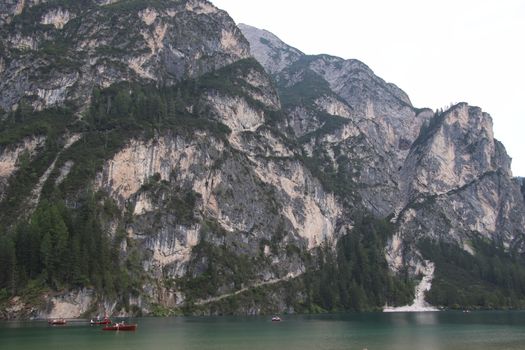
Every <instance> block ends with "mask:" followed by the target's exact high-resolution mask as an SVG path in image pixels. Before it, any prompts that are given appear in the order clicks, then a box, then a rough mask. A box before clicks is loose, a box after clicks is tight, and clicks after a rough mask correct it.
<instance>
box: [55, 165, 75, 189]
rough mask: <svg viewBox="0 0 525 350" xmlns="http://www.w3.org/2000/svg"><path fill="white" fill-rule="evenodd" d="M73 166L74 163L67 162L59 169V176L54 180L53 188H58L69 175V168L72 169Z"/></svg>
mask: <svg viewBox="0 0 525 350" xmlns="http://www.w3.org/2000/svg"><path fill="white" fill-rule="evenodd" d="M73 165H75V162H73V161H72V160H68V161H66V162H65V163H64V165H62V166H61V167H60V170H59V175H58V177H57V178H56V180H55V186H58V185H60V184H61V183H62V181H64V179H65V178H66V177H67V176H68V175H69V173H70V171H71V168H73Z"/></svg>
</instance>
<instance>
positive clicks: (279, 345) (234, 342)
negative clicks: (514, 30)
mask: <svg viewBox="0 0 525 350" xmlns="http://www.w3.org/2000/svg"><path fill="white" fill-rule="evenodd" d="M282 319H283V321H282V322H271V318H270V317H263V316H254V317H232V316H224V317H174V318H138V319H130V320H128V321H130V322H136V323H138V329H137V331H136V332H104V331H102V330H101V329H100V328H101V327H91V326H89V325H88V324H87V323H82V322H69V323H68V324H67V325H66V326H48V325H47V323H46V322H42V321H27V322H12V321H4V322H0V349H1V350H18V349H38V350H48V349H53V350H56V349H72V350H84V349H89V350H93V349H104V350H108V349H111V350H124V349H125V350H135V349H137V350H138V349H140V350H146V349H147V350H157V349H159V350H160V349H162V350H165V349H171V350H178V349H185V350H194V349H195V350H197V349H198V350H206V349H228V350H235V349H249V350H258V349H261V350H262V349H265V350H267V349H285V350H296V349H297V350H299V349H300V350H308V349H333V350H337V349H357V350H362V349H364V348H366V349H368V350H376V349H388V350H397V349H399V350H406V349H424V350H434V349H447V350H454V349H462V350H465V349H476V350H483V349H491V350H497V349H506V350H510V349H525V312H521V311H511V312H503V311H486V312H485V311H483V312H471V313H462V312H452V311H447V312H427V313H345V314H322V315H284V316H282Z"/></svg>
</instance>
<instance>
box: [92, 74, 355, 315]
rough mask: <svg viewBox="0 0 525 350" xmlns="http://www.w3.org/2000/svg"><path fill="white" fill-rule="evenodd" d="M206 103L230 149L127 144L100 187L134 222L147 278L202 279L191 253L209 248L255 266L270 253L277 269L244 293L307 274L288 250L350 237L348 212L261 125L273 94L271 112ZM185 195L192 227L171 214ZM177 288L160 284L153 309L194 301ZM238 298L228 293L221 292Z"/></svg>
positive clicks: (201, 136)
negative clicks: (190, 201)
mask: <svg viewBox="0 0 525 350" xmlns="http://www.w3.org/2000/svg"><path fill="white" fill-rule="evenodd" d="M247 75H248V76H250V77H251V79H250V80H249V81H250V84H251V85H250V87H254V86H256V87H258V88H259V89H262V90H263V91H264V90H265V89H271V88H270V86H269V85H268V84H269V83H270V81H269V80H268V79H267V78H266V77H264V76H262V75H260V73H259V76H260V77H259V78H260V79H258V78H257V74H255V72H253V71H252V72H251V73H248V74H247ZM242 78H243V80H244V81H246V80H245V79H244V78H245V76H243V77H242ZM247 91H249V87H248V90H247ZM247 96H250V95H249V94H247ZM203 99H204V100H205V101H206V103H207V104H208V105H209V110H210V111H211V112H210V113H212V115H211V117H212V118H216V119H217V120H219V121H220V122H221V123H224V124H225V125H228V126H229V127H230V129H231V133H230V136H229V139H228V140H226V141H225V140H221V139H218V138H215V137H213V135H211V134H209V133H207V132H198V133H194V134H193V135H192V136H191V137H184V136H181V135H174V134H169V133H168V134H163V135H159V136H157V137H154V138H153V139H149V140H138V139H137V140H135V139H133V140H130V141H129V142H128V144H127V145H126V147H124V148H123V149H122V150H121V151H119V152H118V153H117V154H115V156H113V157H112V158H111V159H110V160H108V161H107V162H106V163H105V165H104V168H103V170H102V171H101V172H100V173H99V174H98V175H97V178H96V181H95V183H96V187H97V188H98V189H101V190H104V191H105V192H107V193H109V194H110V196H112V197H113V198H115V199H117V202H118V203H119V205H120V207H121V208H122V210H125V208H127V210H129V211H130V212H131V213H132V214H133V220H132V222H129V223H126V225H125V230H126V232H127V236H128V237H129V238H131V239H133V240H134V241H136V242H139V244H140V246H141V251H143V252H145V260H144V262H143V266H144V269H145V271H147V272H148V273H149V274H150V276H154V277H155V278H156V279H157V280H159V281H162V279H166V278H169V279H175V278H181V277H184V276H185V275H186V274H188V273H191V274H197V275H198V273H197V272H195V269H202V268H203V267H202V266H201V265H202V264H205V261H204V262H200V261H195V260H194V259H195V255H194V254H192V249H193V248H194V247H195V246H196V245H198V244H199V242H201V241H203V240H206V241H211V242H214V243H215V244H217V245H226V246H227V247H230V248H231V249H232V250H234V251H236V252H237V253H239V252H240V253H243V254H248V255H249V256H253V257H257V256H258V255H259V254H260V252H261V251H262V252H263V254H264V255H263V256H264V259H265V260H267V261H269V262H270V263H265V264H262V263H261V264H260V265H259V266H258V267H257V269H256V270H255V272H254V275H253V276H252V279H251V280H248V281H245V282H244V283H245V285H246V286H249V285H250V284H251V285H257V284H258V283H261V282H263V283H264V282H265V281H279V280H280V279H283V278H288V277H287V276H290V275H293V276H297V275H300V274H301V273H303V272H304V271H305V268H306V267H305V263H304V261H302V259H301V258H300V256H299V255H293V254H292V255H290V254H289V253H286V249H285V247H292V246H293V247H297V249H299V250H298V252H299V251H309V250H311V249H313V248H315V247H318V246H319V245H321V244H322V243H324V242H327V241H335V240H337V238H338V237H339V236H340V235H341V234H343V233H344V232H346V229H347V228H348V227H347V226H346V225H345V224H341V222H342V221H343V218H342V214H343V209H342V207H341V204H340V203H339V202H338V200H337V199H336V197H335V196H334V194H332V193H328V192H327V191H325V190H324V189H323V187H322V185H321V183H320V182H319V181H318V180H317V179H316V178H315V177H314V176H313V175H312V174H311V172H310V171H309V170H308V169H307V168H306V167H305V166H304V165H303V164H302V163H301V162H299V161H298V160H297V159H296V153H295V152H296V151H295V150H294V149H293V148H289V147H288V146H286V145H285V144H284V143H283V140H282V139H281V136H279V135H278V134H275V133H274V132H273V131H272V130H271V129H268V128H267V127H265V126H264V124H265V122H266V118H267V111H268V110H270V111H271V110H272V109H275V108H277V107H278V105H277V103H278V99H277V96H276V95H272V94H267V95H266V99H265V100H266V103H267V104H266V105H264V107H266V108H267V109H264V108H263V109H261V108H260V107H259V108H257V107H256V106H254V105H253V104H250V103H249V101H247V100H246V99H244V98H241V97H239V96H237V97H233V96H230V95H228V94H223V93H220V92H218V91H215V92H210V93H209V94H207V95H206V96H203ZM152 178H155V181H154V182H152V180H151V179H152ZM181 191H184V192H185V193H193V194H194V196H195V198H196V200H195V205H194V207H193V208H192V209H191V210H192V212H193V214H192V216H193V219H191V220H183V219H181V217H180V216H179V215H177V212H176V211H175V212H174V211H173V209H172V208H173V207H172V205H173V202H174V200H175V199H174V194H176V193H177V192H181ZM209 221H212V222H216V223H217V224H218V226H217V227H218V230H219V231H216V230H217V228H216V229H214V230H215V231H214V230H212V232H211V233H208V234H207V233H206V232H208V231H209V228H206V227H204V226H203V225H204V224H203V222H209ZM219 233H220V234H219ZM218 234H219V235H218ZM217 235H218V236H217ZM276 236H278V237H279V238H278V239H277V240H276V239H275V237H276ZM270 242H273V243H270ZM271 245H272V246H273V248H271V247H270V246H271ZM276 245H277V246H276ZM277 247H280V248H277ZM199 266H201V267H199ZM144 288H151V286H149V287H148V286H144ZM177 288H178V287H177V286H175V289H173V288H172V289H171V290H169V291H168V290H166V289H165V287H163V286H162V283H161V284H160V285H159V286H157V287H153V289H151V293H152V295H153V299H152V300H150V301H149V302H159V303H163V302H164V301H165V300H171V301H170V303H171V304H170V305H172V306H175V305H182V303H183V302H184V301H185V299H186V298H187V297H188V295H185V294H184V293H180V292H179V291H178V289H177ZM234 291H235V290H234V289H232V286H228V285H224V286H222V287H221V293H231V292H234ZM166 298H167V299H166ZM147 305H148V303H145V304H144V305H141V306H142V307H147Z"/></svg>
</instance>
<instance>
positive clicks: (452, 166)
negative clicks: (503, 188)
mask: <svg viewBox="0 0 525 350" xmlns="http://www.w3.org/2000/svg"><path fill="white" fill-rule="evenodd" d="M460 138H461V142H458V139H460ZM495 147H496V146H495V143H494V136H493V132H492V120H491V118H490V116H489V115H488V114H486V113H482V112H481V110H480V109H476V108H473V107H469V106H468V105H466V104H461V105H458V106H457V107H456V108H454V109H453V110H451V111H449V112H446V115H445V116H444V119H443V122H442V123H441V124H440V126H439V128H438V129H437V130H436V131H435V132H434V134H433V136H432V138H431V140H430V142H428V143H426V144H425V145H422V146H421V147H418V148H415V149H414V151H413V152H412V154H411V155H409V157H408V158H407V165H409V171H415V177H414V179H413V180H412V185H411V187H410V190H409V191H410V193H409V196H411V197H412V196H413V195H414V194H413V193H432V194H443V193H446V192H448V191H450V190H452V189H454V188H459V187H462V186H464V185H466V184H468V183H470V182H472V181H474V180H476V179H478V178H480V177H481V176H482V175H483V174H484V173H486V172H488V171H495V170H496V168H497V167H498V164H497V160H496V156H497V155H496V152H495ZM413 157H414V158H415V160H417V165H416V164H415V163H414V160H413ZM414 168H415V169H414ZM412 169H414V170H412ZM502 170H503V171H504V172H505V173H506V174H507V175H510V173H509V170H508V169H502Z"/></svg>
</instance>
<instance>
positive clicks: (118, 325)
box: [102, 322, 137, 331]
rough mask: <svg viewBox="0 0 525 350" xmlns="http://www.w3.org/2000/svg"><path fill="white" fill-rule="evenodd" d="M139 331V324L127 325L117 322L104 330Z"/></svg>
mask: <svg viewBox="0 0 525 350" xmlns="http://www.w3.org/2000/svg"><path fill="white" fill-rule="evenodd" d="M136 329H137V324H136V323H133V324H125V323H124V322H117V323H115V324H112V325H111V326H106V327H104V328H102V330H103V331H134V330H136Z"/></svg>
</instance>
